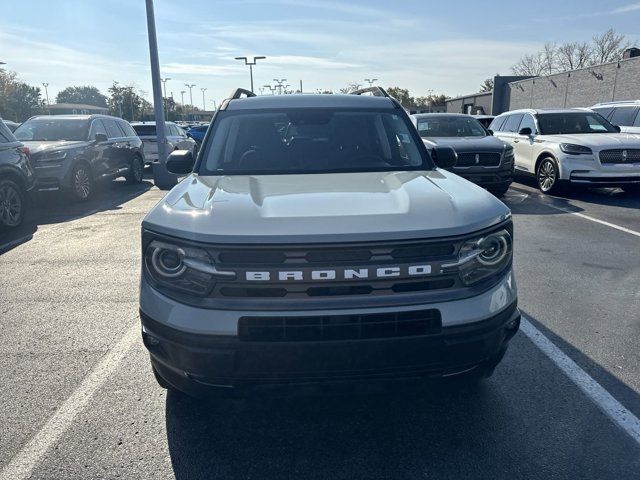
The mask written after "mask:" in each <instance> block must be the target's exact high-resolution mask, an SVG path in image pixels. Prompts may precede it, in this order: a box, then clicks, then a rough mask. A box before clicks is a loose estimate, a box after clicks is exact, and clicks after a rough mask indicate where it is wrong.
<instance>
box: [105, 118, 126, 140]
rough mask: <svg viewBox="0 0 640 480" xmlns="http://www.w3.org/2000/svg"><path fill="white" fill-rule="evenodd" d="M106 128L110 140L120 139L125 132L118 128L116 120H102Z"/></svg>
mask: <svg viewBox="0 0 640 480" xmlns="http://www.w3.org/2000/svg"><path fill="white" fill-rule="evenodd" d="M102 122H103V123H104V126H105V128H106V129H107V136H108V137H109V138H119V137H122V136H123V132H122V131H121V130H120V129H119V128H118V124H117V123H116V121H115V120H111V119H110V118H109V119H104V120H102Z"/></svg>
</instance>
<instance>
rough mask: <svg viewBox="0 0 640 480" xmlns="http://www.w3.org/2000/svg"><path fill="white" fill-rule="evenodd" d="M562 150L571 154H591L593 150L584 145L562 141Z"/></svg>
mask: <svg viewBox="0 0 640 480" xmlns="http://www.w3.org/2000/svg"><path fill="white" fill-rule="evenodd" d="M560 150H562V151H563V152H564V153H569V154H571V155H591V154H592V153H593V152H592V151H591V149H590V148H589V147H585V146H584V145H574V144H573V143H561V144H560Z"/></svg>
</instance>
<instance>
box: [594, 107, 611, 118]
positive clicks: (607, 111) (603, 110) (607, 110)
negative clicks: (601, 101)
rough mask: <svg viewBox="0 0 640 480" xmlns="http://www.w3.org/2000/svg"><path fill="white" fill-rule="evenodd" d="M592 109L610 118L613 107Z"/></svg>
mask: <svg viewBox="0 0 640 480" xmlns="http://www.w3.org/2000/svg"><path fill="white" fill-rule="evenodd" d="M591 110H593V111H594V112H597V113H599V114H600V115H602V116H603V117H604V118H606V119H607V120H609V115H611V112H613V107H598V108H592V109H591Z"/></svg>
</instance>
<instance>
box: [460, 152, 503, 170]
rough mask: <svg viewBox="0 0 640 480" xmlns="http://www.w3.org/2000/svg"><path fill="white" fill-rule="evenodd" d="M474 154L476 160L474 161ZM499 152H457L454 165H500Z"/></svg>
mask: <svg viewBox="0 0 640 480" xmlns="http://www.w3.org/2000/svg"><path fill="white" fill-rule="evenodd" d="M476 155H477V156H478V160H477V163H476ZM500 157H501V154H500V153H479V152H478V153H471V152H462V153H458V161H457V162H456V167H497V166H498V165H500Z"/></svg>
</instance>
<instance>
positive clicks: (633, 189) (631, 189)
mask: <svg viewBox="0 0 640 480" xmlns="http://www.w3.org/2000/svg"><path fill="white" fill-rule="evenodd" d="M621 188H622V190H623V191H624V193H628V194H630V195H640V185H624V186H623V187H621Z"/></svg>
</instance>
